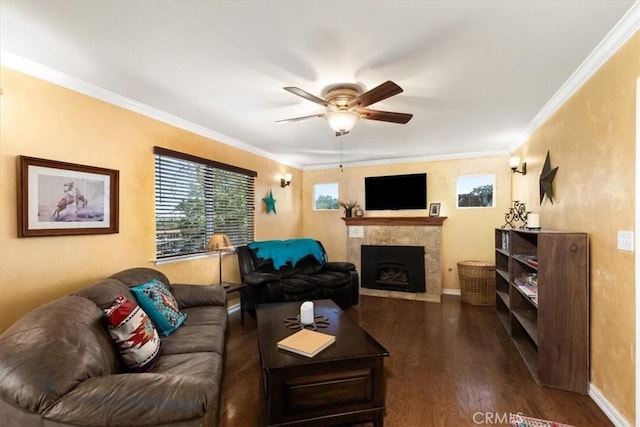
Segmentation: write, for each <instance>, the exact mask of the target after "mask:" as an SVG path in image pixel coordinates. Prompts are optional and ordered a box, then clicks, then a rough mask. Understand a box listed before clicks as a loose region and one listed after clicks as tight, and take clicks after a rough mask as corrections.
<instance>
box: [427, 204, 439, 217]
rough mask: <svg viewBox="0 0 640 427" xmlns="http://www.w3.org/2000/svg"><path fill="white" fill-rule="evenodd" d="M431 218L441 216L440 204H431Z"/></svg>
mask: <svg viewBox="0 0 640 427" xmlns="http://www.w3.org/2000/svg"><path fill="white" fill-rule="evenodd" d="M429 216H440V203H431V204H430V205H429Z"/></svg>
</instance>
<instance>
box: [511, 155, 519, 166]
mask: <svg viewBox="0 0 640 427" xmlns="http://www.w3.org/2000/svg"><path fill="white" fill-rule="evenodd" d="M509 166H510V167H511V169H516V168H517V167H518V166H520V157H515V156H514V157H511V158H510V159H509Z"/></svg>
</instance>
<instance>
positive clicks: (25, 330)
mask: <svg viewBox="0 0 640 427" xmlns="http://www.w3.org/2000/svg"><path fill="white" fill-rule="evenodd" d="M154 278H155V279H157V280H159V281H161V282H163V283H165V284H167V285H169V287H170V290H171V292H172V294H173V296H174V297H175V299H176V301H177V302H178V307H179V309H180V312H183V313H186V314H187V317H186V319H185V320H184V323H183V324H182V326H180V327H179V328H178V329H177V330H176V331H175V332H173V333H172V334H171V335H169V336H167V337H161V345H160V353H159V357H158V359H157V361H156V363H155V365H154V367H153V368H152V369H151V370H150V371H149V372H144V373H131V372H129V371H127V370H126V369H124V368H123V366H122V364H121V362H120V361H119V357H118V352H117V350H116V348H115V347H114V345H113V344H112V340H111V338H110V335H109V332H108V330H107V328H106V326H105V324H104V315H103V310H102V309H103V308H106V307H108V306H109V305H110V304H111V303H112V302H113V301H114V299H115V298H117V297H118V296H119V295H125V296H126V297H127V298H129V299H130V300H134V297H133V295H132V294H131V292H130V291H129V288H130V287H133V286H136V285H138V284H141V283H146V282H148V281H149V280H151V279H154ZM225 300H226V295H225V291H224V288H222V287H220V286H200V285H182V284H170V282H169V280H168V279H167V277H166V276H165V275H163V274H162V273H160V272H158V271H156V270H153V269H149V268H134V269H130V270H125V271H123V272H120V273H118V274H115V275H113V276H111V277H110V278H109V279H106V280H102V281H100V282H97V283H95V284H93V285H92V286H89V287H88V288H85V289H82V290H80V291H79V292H77V293H75V294H74V295H69V296H64V297H62V298H59V299H57V300H54V301H53V302H51V303H49V304H46V305H44V306H41V307H39V308H37V309H35V310H33V311H31V312H29V313H27V314H26V315H25V316H23V317H22V318H21V319H20V320H18V321H17V322H16V323H15V324H14V325H12V326H11V327H9V329H7V330H6V331H5V332H4V333H3V334H2V335H0V424H1V425H2V426H5V427H13V426H16V427H18V426H19V427H29V426H71V425H74V426H78V425H83V426H106V425H109V426H172V427H174V426H185V427H186V426H189V427H190V426H215V425H217V424H218V412H219V402H220V392H221V388H222V374H223V367H224V349H225V338H226V328H227V311H226V308H225Z"/></svg>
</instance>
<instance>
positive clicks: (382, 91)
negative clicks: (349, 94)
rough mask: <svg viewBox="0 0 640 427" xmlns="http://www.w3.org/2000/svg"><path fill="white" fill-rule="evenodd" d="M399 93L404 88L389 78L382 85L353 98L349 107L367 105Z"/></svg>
mask: <svg viewBox="0 0 640 427" xmlns="http://www.w3.org/2000/svg"><path fill="white" fill-rule="evenodd" d="M399 93H402V88H401V87H400V86H398V85H397V84H395V83H394V82H392V81H391V80H387V81H386V82H384V83H382V84H381V85H380V86H377V87H374V88H373V89H371V90H370V91H367V92H365V93H363V94H362V95H360V96H358V97H357V98H354V99H352V100H351V102H349V105H348V107H349V108H351V107H355V106H360V107H366V106H367V105H371V104H375V103H376V102H379V101H382V100H383V99H387V98H389V97H390V96H393V95H397V94H399Z"/></svg>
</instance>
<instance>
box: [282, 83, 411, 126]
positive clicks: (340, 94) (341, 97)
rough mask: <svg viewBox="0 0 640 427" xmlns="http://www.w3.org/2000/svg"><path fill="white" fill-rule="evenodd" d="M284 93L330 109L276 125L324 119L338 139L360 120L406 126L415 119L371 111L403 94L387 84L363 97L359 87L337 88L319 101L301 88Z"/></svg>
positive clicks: (395, 86)
mask: <svg viewBox="0 0 640 427" xmlns="http://www.w3.org/2000/svg"><path fill="white" fill-rule="evenodd" d="M283 89H284V90H286V91H288V92H291V93H293V94H294V95H298V96H300V97H302V98H304V99H306V100H307V101H311V102H315V103H316V104H319V105H322V106H323V107H326V109H327V111H326V112H324V113H319V114H312V115H310V116H303V117H295V118H292V119H285V120H278V121H276V123H287V122H296V121H299V120H306V119H310V118H312V117H323V118H325V119H327V121H328V122H329V126H331V129H333V130H334V131H335V133H336V136H342V135H346V134H348V133H349V132H350V131H351V129H353V127H354V126H355V124H356V122H357V121H358V119H365V120H378V121H382V122H391V123H401V124H405V123H407V122H408V121H409V120H411V118H412V117H413V114H407V113H394V112H391V111H379V110H372V109H369V108H365V107H368V106H369V105H371V104H375V103H376V102H379V101H382V100H383V99H387V98H389V97H392V96H393V95H397V94H399V93H401V92H402V88H401V87H400V86H398V85H397V84H395V83H394V82H392V81H391V80H387V81H386V82H384V83H382V84H381V85H380V86H377V87H374V88H373V89H371V90H369V91H367V92H364V93H360V92H361V91H360V90H359V88H358V87H357V86H355V85H348V84H344V85H336V86H334V87H332V88H330V89H329V90H328V91H327V94H326V95H325V98H324V99H322V98H319V97H317V96H315V95H312V94H310V93H309V92H306V91H304V90H302V89H300V88H297V87H291V86H288V87H285V88H283Z"/></svg>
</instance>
